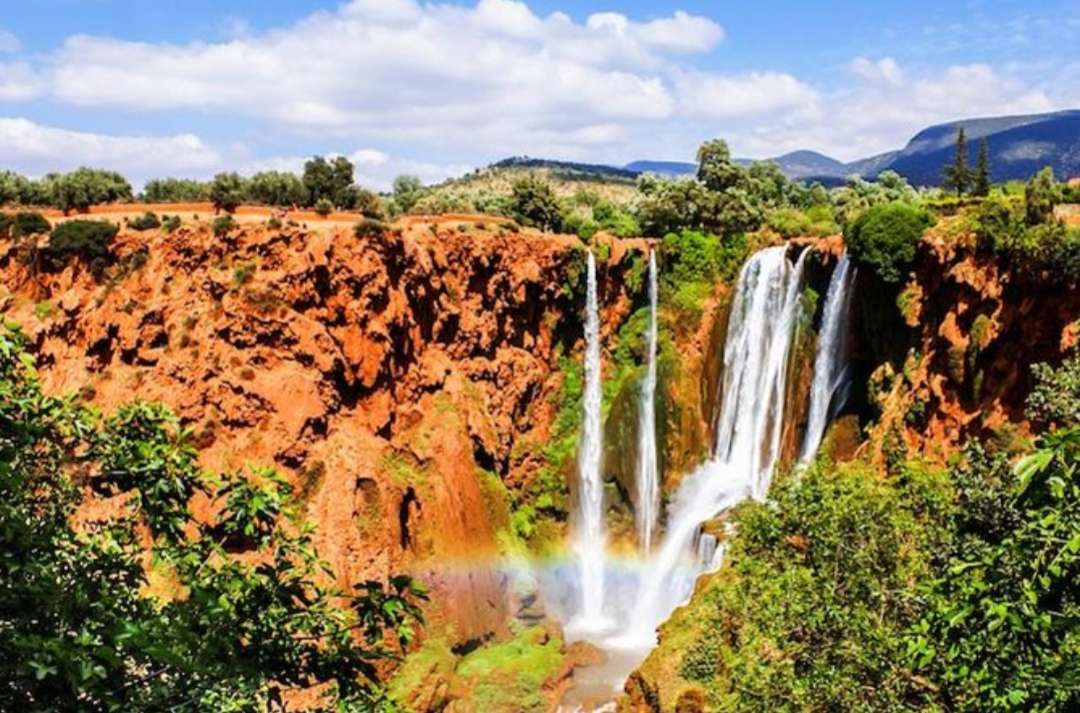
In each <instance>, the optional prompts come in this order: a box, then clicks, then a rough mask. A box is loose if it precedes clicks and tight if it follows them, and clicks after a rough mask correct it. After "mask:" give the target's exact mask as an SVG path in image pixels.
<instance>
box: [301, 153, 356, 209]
mask: <svg viewBox="0 0 1080 713" xmlns="http://www.w3.org/2000/svg"><path fill="white" fill-rule="evenodd" d="M353 173H354V167H353V164H352V161H350V160H349V159H347V158H345V157H344V156H337V157H335V158H334V159H333V160H331V161H327V160H326V159H325V158H323V157H322V156H315V157H314V158H312V159H311V160H310V161H308V162H307V163H305V164H304V177H303V183H304V188H306V189H307V201H306V203H305V206H307V207H309V208H310V207H312V206H314V205H315V204H316V203H318V202H319V201H320V200H321V199H324V198H325V199H326V200H328V201H330V202H331V203H333V204H334V205H335V206H336V207H338V208H342V209H346V210H351V209H352V208H353V207H354V206H355V205H356V199H357V194H356V186H355V184H354V176H353Z"/></svg>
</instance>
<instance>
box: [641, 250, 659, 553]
mask: <svg viewBox="0 0 1080 713" xmlns="http://www.w3.org/2000/svg"><path fill="white" fill-rule="evenodd" d="M656 306H657V275H656V253H655V251H650V252H649V335H648V340H649V341H648V349H649V353H648V361H647V366H646V370H645V378H644V380H643V381H642V384H641V409H640V411H639V412H638V413H639V417H638V462H637V496H638V503H637V526H638V540H639V542H640V543H641V549H642V551H644V552H646V553H647V552H649V550H651V549H652V541H653V531H654V530H655V528H656V519H657V513H658V510H659V507H660V483H659V473H658V468H657V460H656V351H657V341H658V337H659V328H658V326H657V316H656Z"/></svg>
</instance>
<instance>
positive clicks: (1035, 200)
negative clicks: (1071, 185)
mask: <svg viewBox="0 0 1080 713" xmlns="http://www.w3.org/2000/svg"><path fill="white" fill-rule="evenodd" d="M1060 200H1061V198H1060V195H1059V193H1058V185H1057V182H1056V181H1055V180H1054V169H1052V168H1050V167H1049V166H1047V167H1045V168H1044V169H1042V170H1041V171H1039V172H1038V173H1037V174H1035V176H1034V177H1033V178H1032V179H1031V180H1030V181H1028V184H1027V186H1026V187H1025V189H1024V208H1025V213H1026V215H1027V224H1028V225H1039V224H1040V223H1046V222H1047V221H1049V220H1050V218H1051V217H1053V215H1054V206H1055V205H1056V204H1057V203H1058V202H1059V201H1060Z"/></svg>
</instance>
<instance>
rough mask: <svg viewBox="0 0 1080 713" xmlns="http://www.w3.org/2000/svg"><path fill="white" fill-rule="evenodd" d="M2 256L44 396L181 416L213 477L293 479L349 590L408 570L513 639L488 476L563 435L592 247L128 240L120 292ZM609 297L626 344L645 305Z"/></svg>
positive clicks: (11, 301)
mask: <svg viewBox="0 0 1080 713" xmlns="http://www.w3.org/2000/svg"><path fill="white" fill-rule="evenodd" d="M635 249H640V246H638V247H635V246H634V245H633V244H627V245H620V246H619V250H618V251H614V250H613V251H612V253H613V255H614V254H615V253H616V252H618V254H619V255H620V256H621V255H624V254H625V253H626V252H627V250H635ZM0 250H3V251H6V252H0V274H2V275H3V278H4V284H5V285H6V286H8V290H9V292H5V293H0V311H2V313H3V314H4V316H5V317H6V318H8V319H12V320H14V321H16V322H19V323H20V324H21V325H22V326H23V329H24V331H25V332H26V333H27V334H28V335H29V336H30V338H31V342H32V346H33V347H34V348H35V349H36V351H37V354H38V357H39V361H40V364H41V374H42V379H43V382H44V383H45V385H46V387H47V388H48V389H49V390H51V391H53V392H73V391H78V390H81V391H82V393H83V395H84V396H86V397H88V398H89V400H90V401H91V402H92V403H93V404H94V405H95V406H97V407H99V408H101V409H102V410H104V411H106V412H108V411H110V410H112V409H113V408H115V407H116V406H118V405H119V404H121V403H124V402H128V401H130V400H133V399H142V400H150V401H161V402H164V403H166V404H168V405H169V406H171V407H172V408H173V409H174V410H175V411H176V412H177V414H178V415H179V416H180V418H181V419H182V420H183V422H184V423H185V424H186V425H188V426H189V427H190V428H192V429H193V431H194V433H195V439H196V443H198V445H199V446H200V458H201V463H202V465H203V466H205V467H206V468H208V469H212V470H225V469H235V468H239V467H242V466H243V465H244V464H245V463H255V464H273V465H275V466H276V467H278V468H279V469H280V470H282V471H283V472H285V473H287V474H288V475H289V476H290V478H291V479H292V480H293V482H294V483H295V484H296V486H297V490H298V492H299V493H300V495H301V497H302V498H303V500H304V503H305V507H306V513H307V516H308V517H309V518H310V519H311V520H312V521H313V522H314V523H315V524H316V525H317V526H318V540H317V541H318V544H319V547H320V551H321V553H322V555H323V556H324V557H325V558H326V559H327V560H328V561H329V562H330V564H331V566H332V568H333V571H334V574H335V576H336V577H337V579H338V580H339V583H340V584H341V585H343V586H351V585H352V584H354V583H358V582H362V581H365V580H368V579H384V578H385V577H386V576H387V575H389V574H391V573H394V572H398V571H401V570H408V571H411V572H412V573H414V574H415V575H417V576H419V578H420V579H422V580H424V581H426V582H427V583H428V584H429V585H430V586H431V587H432V588H433V590H434V592H433V596H432V600H433V602H437V603H438V605H433V608H432V609H431V611H429V613H428V614H429V619H430V620H431V621H433V622H434V623H435V624H445V625H446V628H447V629H448V630H449V631H450V632H452V633H451V635H452V636H453V637H455V638H454V641H455V642H456V641H470V640H482V639H486V638H489V637H490V636H492V635H497V634H499V633H501V632H502V631H503V629H504V627H505V621H506V619H507V611H506V609H507V599H508V597H507V592H506V582H505V581H504V579H503V577H502V575H500V574H498V573H497V572H495V571H493V570H491V569H487V568H482V567H476V566H475V565H476V564H477V563H478V562H484V563H487V562H488V561H489V560H491V559H492V558H494V556H495V555H496V554H497V547H498V546H497V538H496V529H497V527H499V525H498V523H493V522H492V520H491V517H490V512H491V511H492V505H493V504H492V503H491V502H490V499H491V498H492V497H498V493H495V494H493V493H492V490H491V488H485V487H484V483H483V480H482V475H483V474H482V473H481V469H484V470H486V471H489V472H491V473H494V474H495V475H496V476H497V477H498V478H500V479H502V480H503V482H504V483H506V484H507V485H509V486H510V487H511V488H515V487H522V486H524V485H525V484H527V483H528V482H529V479H530V477H531V475H532V472H531V471H532V464H530V463H529V462H527V461H526V462H521V463H518V462H515V461H514V458H513V457H512V454H513V452H514V445H515V443H516V442H518V440H519V439H522V438H529V439H531V440H532V441H534V442H540V443H542V442H544V440H545V439H546V435H547V431H548V429H549V426H550V421H551V417H552V408H551V406H550V404H549V400H550V397H551V394H552V392H553V390H554V389H555V388H557V385H558V375H557V374H556V373H555V372H554V366H555V361H556V359H555V353H556V350H557V349H560V350H562V351H563V352H565V353H571V352H572V351H573V350H574V349H575V347H576V344H577V341H578V339H579V336H580V334H581V329H580V315H579V313H578V305H577V304H576V298H575V295H574V290H573V287H574V285H573V284H570V283H571V282H572V281H573V280H574V279H575V277H574V276H575V275H577V274H580V271H579V270H575V264H577V263H579V262H581V261H582V250H583V246H582V245H581V243H580V241H578V240H577V239H576V238H572V237H564V236H550V235H542V234H540V233H536V232H533V231H523V232H511V231H509V230H503V229H499V228H496V227H495V223H494V222H491V223H490V224H488V225H477V224H475V223H474V222H472V221H468V222H466V221H460V220H441V221H439V220H435V221H420V220H415V219H414V220H410V221H408V222H405V223H401V224H399V225H398V226H397V228H396V230H394V231H388V232H387V233H385V234H384V235H381V236H378V237H373V238H358V237H355V236H354V235H353V234H352V232H351V231H347V230H344V229H342V230H338V231H335V232H329V231H328V232H311V233H309V232H307V231H304V230H302V229H300V228H299V227H292V228H288V227H287V228H285V229H284V230H277V231H271V230H267V229H265V228H263V227H261V226H245V227H243V228H240V229H237V230H236V231H234V232H233V233H231V234H230V235H228V236H226V237H224V238H217V237H214V236H213V235H211V233H210V231H209V229H208V227H207V226H205V225H203V226H199V227H188V226H185V227H183V228H181V229H179V230H177V231H176V232H174V233H172V234H170V235H166V234H164V233H157V232H147V233H135V232H126V231H125V232H121V234H120V236H119V237H118V238H117V241H116V243H115V245H114V250H115V252H116V254H117V256H118V258H119V260H120V264H119V265H118V266H117V267H116V268H115V274H114V275H112V276H111V278H110V279H109V280H108V281H106V282H105V283H103V284H98V283H96V282H95V281H94V280H93V279H92V278H91V277H90V275H89V273H88V271H87V270H86V268H85V267H84V266H81V265H78V264H73V265H71V266H69V267H68V268H66V269H65V270H64V271H63V272H61V273H59V274H55V275H35V274H31V273H30V272H29V271H28V270H27V268H25V267H23V266H22V265H21V264H20V263H19V261H18V260H16V259H15V248H14V246H11V245H10V244H8V245H3V246H0ZM142 251H145V253H146V260H145V262H144V263H143V264H141V265H138V266H136V262H135V261H131V258H132V256H134V255H135V254H137V253H139V252H142ZM618 259H622V258H621V257H620V258H618ZM128 261H130V264H129V265H128V264H127V262H128ZM616 261H617V260H616V258H615V257H614V256H613V258H612V261H611V262H612V263H615V262H616ZM567 287H569V288H570V289H566V288H567ZM605 287H606V289H605V291H604V295H603V297H604V300H605V303H606V304H605V308H606V309H607V310H608V312H609V315H608V320H607V321H606V322H605V330H606V331H608V332H610V331H611V330H617V329H618V326H619V322H620V319H621V316H624V315H625V314H626V313H627V312H628V311H629V303H628V300H627V298H626V295H625V294H623V292H622V290H621V287H619V286H618V285H614V284H613V285H611V286H605ZM46 303H47V304H48V305H50V308H49V309H48V310H46V309H45V308H43V307H42V306H41V305H44V304H46ZM46 313H47V314H46ZM502 498H503V499H505V492H504V493H503V495H502ZM436 564H437V565H438V566H437V567H436V566H435V565H436Z"/></svg>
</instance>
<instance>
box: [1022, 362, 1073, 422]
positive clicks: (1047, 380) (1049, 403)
mask: <svg viewBox="0 0 1080 713" xmlns="http://www.w3.org/2000/svg"><path fill="white" fill-rule="evenodd" d="M1031 373H1032V375H1033V376H1034V377H1035V382H1036V386H1035V388H1034V389H1033V390H1032V392H1031V396H1029V397H1028V403H1027V411H1026V415H1027V417H1028V418H1029V419H1031V420H1032V421H1033V422H1035V423H1037V424H1041V425H1043V426H1049V425H1051V424H1056V425H1059V426H1064V425H1069V424H1077V423H1080V356H1076V355H1073V356H1071V357H1069V358H1068V359H1066V360H1065V362H1064V363H1063V364H1062V365H1061V366H1060V367H1057V368H1054V367H1052V366H1050V365H1049V364H1036V365H1034V366H1033V367H1031Z"/></svg>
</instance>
